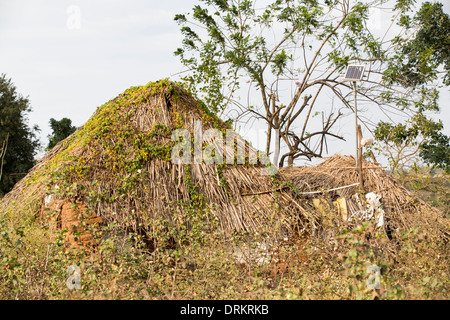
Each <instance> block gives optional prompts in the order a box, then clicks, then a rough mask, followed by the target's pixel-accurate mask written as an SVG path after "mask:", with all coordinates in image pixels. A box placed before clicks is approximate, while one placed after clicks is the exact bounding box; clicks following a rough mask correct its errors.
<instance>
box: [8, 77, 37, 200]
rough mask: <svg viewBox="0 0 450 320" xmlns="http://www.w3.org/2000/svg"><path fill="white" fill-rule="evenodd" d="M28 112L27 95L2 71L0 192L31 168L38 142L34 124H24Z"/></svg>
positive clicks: (29, 108)
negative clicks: (19, 90)
mask: <svg viewBox="0 0 450 320" xmlns="http://www.w3.org/2000/svg"><path fill="white" fill-rule="evenodd" d="M30 111H31V107H30V104H29V101H28V99H27V98H24V97H23V96H22V95H21V94H19V93H18V92H17V90H16V87H15V86H14V84H13V83H12V82H11V79H7V78H6V75H5V74H2V75H1V76H0V146H2V153H3V154H2V159H1V163H0V164H1V165H2V175H1V179H0V195H3V194H5V193H7V192H8V191H9V190H11V188H12V187H13V186H14V184H15V183H16V182H17V181H19V180H20V179H21V178H22V177H23V175H24V174H26V173H27V172H28V170H29V169H30V168H32V167H33V165H34V163H35V160H34V156H35V155H36V153H37V151H38V149H39V147H40V144H39V141H38V139H37V138H36V133H37V132H38V130H39V129H38V128H37V126H34V127H33V128H30V127H28V125H27V123H26V122H27V118H26V114H27V113H28V112H30Z"/></svg>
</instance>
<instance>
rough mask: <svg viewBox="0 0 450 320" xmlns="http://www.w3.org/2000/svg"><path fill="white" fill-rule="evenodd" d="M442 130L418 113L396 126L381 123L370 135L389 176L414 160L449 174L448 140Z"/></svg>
mask: <svg viewBox="0 0 450 320" xmlns="http://www.w3.org/2000/svg"><path fill="white" fill-rule="evenodd" d="M442 129H443V124H442V121H434V120H432V119H430V118H428V117H426V116H425V115H424V114H422V113H417V114H416V115H415V116H414V117H412V118H411V119H409V120H408V121H406V122H404V123H399V124H396V125H395V124H392V123H389V122H383V121H381V122H380V123H379V124H378V126H377V128H376V129H375V132H374V133H375V138H376V139H377V144H376V145H375V148H377V149H378V151H380V153H383V154H384V155H385V156H387V158H388V159H389V162H390V165H391V171H390V174H393V173H394V172H395V171H399V170H400V171H401V170H402V169H404V167H405V166H407V165H408V164H410V163H412V162H413V161H414V160H416V159H417V157H418V156H419V157H420V158H422V160H423V161H424V162H425V163H428V164H431V165H433V166H436V167H439V168H442V169H444V170H446V171H447V172H449V171H450V146H449V138H448V137H447V136H445V135H444V134H442V132H441V130H442ZM380 142H381V145H379V143H380Z"/></svg>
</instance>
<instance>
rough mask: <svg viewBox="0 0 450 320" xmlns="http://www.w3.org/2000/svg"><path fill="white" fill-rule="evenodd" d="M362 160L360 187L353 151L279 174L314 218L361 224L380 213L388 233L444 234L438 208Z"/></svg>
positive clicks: (444, 223) (446, 229)
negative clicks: (316, 214) (311, 212)
mask: <svg viewBox="0 0 450 320" xmlns="http://www.w3.org/2000/svg"><path fill="white" fill-rule="evenodd" d="M362 164H363V165H362V182H363V188H361V185H360V182H361V179H360V176H359V170H358V168H357V167H355V158H354V157H352V156H343V155H334V156H332V157H329V158H327V159H326V160H325V161H323V162H322V163H320V164H318V165H315V166H304V167H288V168H283V169H282V170H280V174H282V175H283V176H284V177H285V178H287V179H288V180H290V181H291V182H292V184H293V185H294V186H295V188H296V194H297V200H298V201H299V202H300V203H302V205H303V206H304V207H305V208H306V209H308V208H309V209H310V210H313V211H315V212H318V213H322V219H320V218H318V219H317V220H318V221H322V222H323V221H326V220H328V222H329V223H331V224H336V223H339V222H343V223H359V222H360V221H361V220H365V219H369V218H373V219H375V218H378V225H379V226H380V227H382V228H383V229H384V230H385V232H386V234H387V235H388V236H389V237H390V238H393V237H397V236H398V235H399V234H400V233H401V232H404V231H407V230H409V229H410V228H421V229H422V230H424V231H427V232H428V233H429V234H430V236H437V237H440V238H445V239H448V237H449V235H450V234H449V225H448V220H446V219H445V218H444V216H443V214H442V213H441V212H440V211H439V210H437V209H435V208H433V207H431V206H430V205H428V204H427V203H425V202H424V201H423V200H422V199H420V198H418V197H417V196H415V195H414V194H412V193H411V192H410V191H408V190H407V189H406V188H405V187H403V186H402V185H401V184H400V183H399V182H397V181H396V180H395V179H393V178H392V177H390V176H389V175H387V174H386V172H385V171H384V170H383V168H382V167H380V166H379V164H375V163H372V162H368V161H365V160H363V163H362ZM364 195H366V196H367V197H366V196H364ZM368 195H369V196H372V198H375V197H376V199H375V200H376V204H374V203H372V204H371V203H369V202H370V201H369V200H373V199H368V198H369V196H368ZM333 214H334V216H333ZM377 215H379V217H377ZM323 216H327V217H325V218H329V217H331V219H324V217H323ZM330 220H331V221H330Z"/></svg>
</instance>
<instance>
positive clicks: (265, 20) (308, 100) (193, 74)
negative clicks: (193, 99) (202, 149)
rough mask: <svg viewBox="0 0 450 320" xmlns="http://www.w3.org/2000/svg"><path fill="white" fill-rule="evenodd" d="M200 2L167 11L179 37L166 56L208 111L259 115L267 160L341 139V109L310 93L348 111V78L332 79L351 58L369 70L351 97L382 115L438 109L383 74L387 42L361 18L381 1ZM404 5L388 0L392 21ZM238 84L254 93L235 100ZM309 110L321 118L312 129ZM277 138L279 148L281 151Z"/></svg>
mask: <svg viewBox="0 0 450 320" xmlns="http://www.w3.org/2000/svg"><path fill="white" fill-rule="evenodd" d="M201 2H202V3H203V6H200V5H196V6H194V8H193V11H192V14H189V13H188V14H178V15H176V16H175V20H176V21H177V22H178V23H179V24H180V26H181V32H182V34H183V35H184V39H183V41H182V46H181V47H180V48H178V49H177V50H176V51H175V55H177V56H179V58H180V60H181V62H182V63H183V64H184V65H185V66H186V67H187V68H188V70H187V71H188V73H187V75H185V76H183V77H182V79H183V80H184V81H185V82H186V83H187V86H188V88H189V89H190V90H191V91H192V92H193V93H194V94H195V95H197V96H198V97H199V98H202V99H203V100H205V101H206V103H207V104H208V105H209V107H210V109H211V110H212V111H214V112H216V113H218V114H220V115H221V114H223V112H224V111H225V110H226V109H227V108H231V107H232V108H234V109H233V110H234V111H237V112H238V116H236V117H235V118H236V119H237V120H241V119H248V118H249V117H254V118H256V119H257V120H262V121H264V122H265V123H266V124H267V139H266V152H267V153H269V151H270V145H271V141H272V139H274V140H275V149H274V163H275V164H279V166H283V165H284V163H285V161H286V160H287V162H288V164H289V165H291V164H292V163H293V161H294V160H295V159H296V158H299V157H306V158H308V159H311V158H312V157H321V156H322V153H323V152H324V150H325V149H326V147H327V138H330V137H333V138H336V139H343V138H342V136H340V135H339V134H338V133H336V132H333V128H334V126H335V125H336V123H337V121H338V119H339V118H340V117H341V116H342V112H341V110H337V111H336V110H334V108H333V107H328V108H325V110H323V109H324V108H322V109H320V105H319V102H318V101H319V99H318V97H319V96H321V95H323V94H326V93H328V94H329V95H330V94H331V95H334V96H337V97H338V98H339V99H340V101H341V102H342V103H343V105H344V106H345V107H347V108H348V109H350V110H352V111H353V103H352V99H353V97H352V85H351V84H350V83H349V82H343V81H341V80H342V79H340V78H341V75H342V72H343V71H344V70H345V68H346V67H347V65H349V64H351V63H365V64H367V65H368V68H367V69H368V74H370V75H371V79H370V80H367V81H364V84H363V85H360V86H358V87H357V89H358V94H359V98H358V99H359V100H364V101H369V102H370V103H374V104H376V105H377V106H379V107H380V109H381V110H382V111H383V112H386V110H401V111H403V112H405V113H410V112H411V110H413V109H417V108H422V111H424V110H431V109H436V108H437V96H438V94H437V90H435V89H434V88H429V87H421V88H418V87H416V86H414V85H407V86H405V85H404V84H403V83H401V84H399V83H398V81H397V78H396V73H395V72H394V70H390V71H389V72H383V70H385V69H386V68H387V67H389V66H391V67H393V64H390V62H391V61H392V60H393V59H395V58H396V48H395V46H394V45H393V44H392V43H391V41H390V40H389V41H385V40H384V39H380V38H378V37H376V36H374V34H373V33H372V32H371V31H370V30H369V27H368V24H367V23H368V19H369V15H370V12H371V10H373V9H374V8H375V7H377V8H383V7H386V6H387V7H388V8H389V7H392V5H391V4H386V1H384V0H373V1H365V2H364V1H352V0H323V1H319V0H298V1H293V0H274V1H272V2H271V3H269V4H268V5H266V4H265V3H264V4H260V3H259V2H258V1H249V0H201ZM391 2H393V1H391ZM412 3H413V0H397V1H395V8H394V11H393V20H394V21H395V19H397V20H399V19H398V17H404V16H406V12H407V10H409V8H410V7H411V6H412ZM400 38H401V35H398V36H397V37H396V38H394V40H397V39H400ZM245 79H248V80H247V81H246V82H245V81H243V80H245ZM244 82H245V83H244ZM247 82H248V85H247V84H246V83H247ZM244 88H247V89H248V94H247V96H248V97H254V96H257V95H258V96H259V99H257V100H256V101H254V102H253V101H251V99H248V100H247V103H246V104H245V103H243V102H242V100H241V99H240V98H239V95H241V94H242V92H243V90H242V89H244ZM314 115H319V116H321V120H322V121H321V124H320V127H318V126H319V125H318V124H317V121H313V120H312V118H313V116H314ZM359 119H360V120H363V119H362V117H360V118H359ZM272 131H273V132H274V134H275V136H274V137H272ZM281 142H283V143H284V145H285V150H286V147H287V152H284V153H282V151H281V150H282V148H281V145H280V143H281Z"/></svg>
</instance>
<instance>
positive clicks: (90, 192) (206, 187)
mask: <svg viewBox="0 0 450 320" xmlns="http://www.w3.org/2000/svg"><path fill="white" fill-rule="evenodd" d="M195 121H202V124H203V130H207V129H210V128H215V129H218V130H220V131H222V132H223V131H224V130H226V129H228V127H227V126H226V125H225V124H224V123H223V122H222V121H220V119H218V118H217V117H215V116H214V115H212V114H210V113H209V112H208V111H207V109H206V108H204V106H203V105H202V103H201V102H199V101H196V100H195V99H193V98H192V96H190V95H189V93H188V92H187V91H186V90H184V89H183V88H181V87H180V86H177V85H175V84H174V83H172V82H170V81H167V80H164V81H159V82H155V83H149V84H147V85H146V86H141V87H132V88H130V89H128V90H127V91H125V92H124V93H123V94H121V95H119V96H118V97H116V98H115V99H113V100H111V101H109V102H108V103H106V104H105V105H103V106H101V107H100V108H98V109H97V111H96V112H95V114H94V115H93V116H92V117H91V119H90V120H89V121H88V122H87V123H86V124H85V125H84V126H82V127H81V128H79V129H78V130H77V131H76V132H75V133H74V134H72V135H71V136H69V137H68V138H67V139H65V140H64V141H62V142H60V143H59V144H57V145H56V146H55V147H54V148H53V149H52V150H50V151H49V152H48V153H47V154H46V155H45V156H44V157H43V158H42V159H40V161H38V163H37V165H36V166H35V167H34V168H33V169H32V170H31V171H30V173H29V174H28V175H27V176H26V177H25V178H24V179H23V180H21V181H20V182H19V183H17V185H16V186H15V187H14V189H13V190H12V191H11V192H10V193H8V194H7V195H6V196H5V197H4V198H3V199H2V200H1V202H0V214H2V215H3V214H6V213H8V214H10V215H12V216H13V215H19V214H23V212H28V213H32V214H33V215H35V216H39V215H40V214H41V212H42V210H43V208H44V209H45V207H46V205H45V204H44V199H45V198H46V197H48V196H50V195H51V201H53V202H55V201H59V202H60V203H63V202H64V201H65V200H67V199H69V200H70V201H71V203H74V204H75V203H84V204H86V206H87V208H89V211H90V214H92V213H95V215H96V216H97V217H100V218H101V221H103V223H108V222H115V223H118V224H120V225H121V226H123V228H125V229H127V230H130V229H131V230H133V231H137V232H141V233H142V232H144V233H146V234H147V235H148V237H152V234H151V233H152V230H153V228H154V224H152V220H153V219H154V218H156V217H157V218H158V219H160V221H161V219H165V221H166V223H167V225H176V224H184V225H186V226H187V228H189V224H190V222H189V219H191V218H192V212H193V210H194V211H195V209H201V210H203V211H204V212H206V213H207V214H210V215H212V216H213V217H214V218H215V219H217V221H218V225H219V227H220V228H221V229H222V230H224V231H225V232H226V233H230V232H233V231H248V232H252V231H256V230H258V229H259V228H261V227H270V226H273V225H275V224H277V225H278V226H282V229H283V230H289V228H290V227H291V226H292V221H291V220H289V219H287V218H288V217H286V216H285V213H286V212H288V213H289V216H290V217H294V218H295V219H299V220H298V221H297V220H296V222H295V223H299V222H300V221H301V220H302V217H303V215H304V214H306V212H305V210H304V209H303V208H302V207H300V205H299V204H298V203H297V202H296V201H295V199H294V198H293V196H292V194H291V191H290V190H276V189H277V187H278V186H277V185H275V183H274V181H275V180H274V179H273V178H274V177H273V176H272V177H271V176H268V175H261V168H262V167H264V166H263V165H260V164H257V165H254V164H249V163H248V158H247V159H246V163H245V164H242V165H237V164H230V165H227V164H225V165H217V164H205V163H201V164H187V165H186V164H174V163H173V162H172V161H171V158H170V156H171V150H172V149H173V146H174V144H175V142H174V141H172V140H171V133H172V132H173V130H175V129H179V128H184V129H187V130H188V131H189V132H190V133H191V134H192V135H193V134H194V129H195ZM206 138H207V137H206ZM206 138H205V140H207V139H206ZM237 139H238V140H241V141H242V142H244V141H243V140H242V138H240V137H237ZM208 142H211V141H203V145H204V146H205V144H207V143H208ZM214 143H215V144H216V145H217V141H216V140H214ZM237 147H239V146H237ZM245 148H246V150H247V151H248V150H252V148H251V147H249V146H248V144H246V147H245ZM253 151H254V152H256V151H255V150H253ZM224 154H225V155H224V157H225V159H229V157H232V158H233V157H235V148H224ZM278 179H280V180H281V177H278ZM274 190H276V191H275V192H273V191H274ZM64 203H66V204H67V201H66V202H64ZM47 207H51V206H47ZM56 207H57V206H56ZM281 208H282V210H281ZM47 209H48V208H47ZM60 209H61V207H60ZM207 214H205V217H203V218H202V219H204V220H205V221H206V220H208V219H210V218H209V217H210V216H208V215H207ZM60 219H61V217H60ZM300 223H301V222H300ZM60 225H61V223H60Z"/></svg>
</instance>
